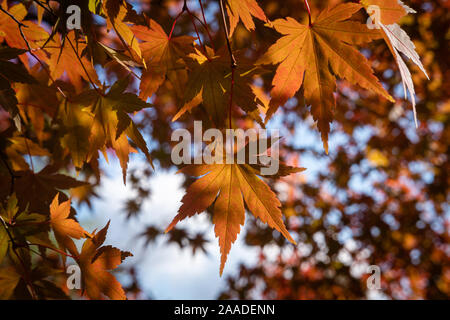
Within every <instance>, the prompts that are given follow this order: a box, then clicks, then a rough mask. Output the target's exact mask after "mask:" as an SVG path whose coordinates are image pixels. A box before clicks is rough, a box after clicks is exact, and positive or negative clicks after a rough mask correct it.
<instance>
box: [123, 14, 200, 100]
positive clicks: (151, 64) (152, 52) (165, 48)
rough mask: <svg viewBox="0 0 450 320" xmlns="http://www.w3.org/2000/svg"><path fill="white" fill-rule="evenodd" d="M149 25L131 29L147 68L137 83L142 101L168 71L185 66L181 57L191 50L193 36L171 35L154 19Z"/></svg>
mask: <svg viewBox="0 0 450 320" xmlns="http://www.w3.org/2000/svg"><path fill="white" fill-rule="evenodd" d="M148 24H149V27H146V26H133V27H131V30H132V31H133V33H134V34H135V35H136V37H137V38H138V39H140V40H142V41H143V42H142V43H140V48H141V51H142V56H143V58H144V61H145V64H146V66H147V69H146V70H144V72H143V73H142V78H141V82H140V85H139V97H140V98H141V99H143V100H144V101H145V100H146V99H147V98H149V97H151V96H152V95H153V94H154V93H155V92H156V90H157V89H158V88H159V87H160V86H161V84H162V83H163V82H164V80H165V79H166V76H167V74H168V72H169V71H173V70H177V69H181V68H183V67H184V66H185V63H184V61H183V60H182V59H181V58H183V57H184V56H185V55H186V54H188V53H190V52H192V51H193V42H194V38H193V37H190V36H181V37H171V38H169V36H168V35H167V34H166V33H165V32H164V30H163V28H162V27H161V26H160V25H159V24H158V23H157V22H156V21H154V20H152V19H150V20H149V22H148Z"/></svg>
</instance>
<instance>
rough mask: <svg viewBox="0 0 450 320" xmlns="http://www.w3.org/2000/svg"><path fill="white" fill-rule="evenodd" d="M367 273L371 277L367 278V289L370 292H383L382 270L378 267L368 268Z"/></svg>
mask: <svg viewBox="0 0 450 320" xmlns="http://www.w3.org/2000/svg"><path fill="white" fill-rule="evenodd" d="M366 272H367V273H369V274H370V276H369V277H368V278H367V282H366V283H367V288H368V289H369V290H381V269H380V267H379V266H377V265H371V266H368V267H367V271H366Z"/></svg>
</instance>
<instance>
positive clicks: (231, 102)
mask: <svg viewBox="0 0 450 320" xmlns="http://www.w3.org/2000/svg"><path fill="white" fill-rule="evenodd" d="M219 4H220V13H221V14H222V22H223V31H224V32H225V39H226V40H227V48H228V53H229V54H230V67H231V86H230V106H229V110H228V116H229V119H228V126H229V128H230V129H231V126H232V124H231V116H232V109H233V88H234V70H235V69H236V67H237V62H236V59H235V58H234V55H233V50H232V49H231V43H230V38H229V34H228V26H227V21H226V18H225V10H224V5H223V0H219Z"/></svg>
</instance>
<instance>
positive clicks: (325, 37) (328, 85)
mask: <svg viewBox="0 0 450 320" xmlns="http://www.w3.org/2000/svg"><path fill="white" fill-rule="evenodd" d="M361 8H362V7H361V5H359V4H355V3H346V4H340V5H338V6H336V7H334V8H332V9H330V8H328V9H327V10H325V11H323V12H321V13H320V15H319V16H318V17H317V18H316V19H315V21H313V23H312V25H311V26H309V25H308V24H301V23H299V22H297V21H296V20H294V19H293V18H290V17H288V18H287V19H278V20H275V21H274V22H273V26H274V27H275V30H277V31H278V32H280V33H281V34H283V37H282V38H280V39H279V40H278V41H277V42H276V43H275V44H274V45H272V46H271V47H270V48H269V50H268V51H267V53H266V54H265V55H264V56H263V57H261V58H260V59H259V61H258V62H257V63H259V64H280V65H279V66H278V68H277V71H276V74H275V77H274V79H273V81H272V85H273V88H272V91H271V95H272V100H271V103H270V109H269V111H268V113H267V118H270V116H271V115H272V114H273V113H274V112H275V111H276V110H277V108H278V106H280V105H283V104H284V103H286V101H287V100H288V99H289V98H291V97H293V96H294V94H295V93H296V92H297V91H298V90H299V89H300V87H301V86H302V84H303V88H304V95H305V98H306V102H307V103H308V104H310V105H311V112H312V115H313V117H314V120H316V121H318V128H319V130H320V132H321V134H322V141H323V144H324V148H325V151H326V152H327V153H328V133H329V132H330V122H331V121H332V120H333V113H334V109H335V105H336V101H335V97H334V92H335V91H336V77H340V78H344V79H346V80H347V81H349V82H351V83H352V84H357V85H359V86H360V87H362V88H364V89H369V90H372V91H374V92H375V93H378V94H380V95H381V96H383V97H385V98H386V99H389V100H390V101H392V102H394V100H393V98H392V97H391V96H390V95H389V93H387V92H386V90H385V89H384V88H383V86H382V85H381V83H380V82H379V81H378V79H377V77H375V75H374V74H373V70H372V68H371V67H370V65H369V62H368V61H367V59H366V58H365V57H364V56H363V55H362V54H361V53H360V52H359V51H358V50H357V49H355V48H354V47H353V46H352V45H357V44H361V43H364V42H370V41H372V40H373V39H377V38H380V37H381V34H380V33H379V30H369V29H368V28H367V27H366V26H365V25H362V24H360V23H358V22H354V21H348V20H347V19H349V18H350V17H351V16H352V15H353V14H354V13H356V12H357V11H359V10H360V9H361Z"/></svg>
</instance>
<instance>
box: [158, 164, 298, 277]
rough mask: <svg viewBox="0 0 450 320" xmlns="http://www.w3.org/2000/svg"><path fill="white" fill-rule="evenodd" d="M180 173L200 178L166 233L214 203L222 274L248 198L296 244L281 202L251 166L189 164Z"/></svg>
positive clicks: (256, 213)
mask: <svg viewBox="0 0 450 320" xmlns="http://www.w3.org/2000/svg"><path fill="white" fill-rule="evenodd" d="M299 170H301V169H299ZM179 172H183V173H185V174H188V175H190V176H194V177H200V178H199V179H197V180H196V181H195V182H194V183H193V184H191V185H190V186H189V187H188V189H187V190H186V194H185V195H184V197H183V199H182V200H181V202H182V203H183V204H182V205H181V207H180V209H179V210H178V215H177V216H176V217H175V218H174V219H173V221H172V222H171V224H170V225H169V227H168V228H167V229H166V232H168V231H170V230H171V229H172V228H173V227H175V225H176V224H177V223H178V222H180V221H181V220H184V219H185V218H188V217H192V216H193V215H195V214H198V213H201V212H203V211H205V210H206V209H207V208H208V207H209V206H210V205H211V204H212V203H213V202H214V209H213V211H214V213H213V224H214V225H215V228H214V231H215V234H216V237H218V238H219V246H220V251H221V263H220V274H221V275H222V273H223V269H224V266H225V262H226V260H227V255H228V253H229V252H230V249H231V245H232V244H233V243H234V241H235V240H236V238H237V235H238V234H239V232H240V229H241V226H242V225H244V221H245V208H244V201H245V204H246V205H247V208H248V210H249V211H250V212H251V213H252V214H253V215H254V216H255V217H256V218H258V219H260V220H261V221H262V222H263V223H267V224H268V225H269V226H270V227H271V228H274V229H275V230H277V231H279V232H280V233H281V234H283V236H284V237H285V238H286V239H288V240H289V241H290V242H291V243H294V244H295V241H294V239H292V237H291V236H290V234H289V232H288V231H287V229H286V227H285V225H284V222H283V220H282V213H281V210H280V207H281V203H280V201H279V200H278V199H277V197H276V195H275V194H274V193H273V192H272V190H271V189H270V188H269V186H268V185H267V184H265V183H264V182H263V181H262V180H261V179H260V178H259V177H258V176H257V175H256V174H255V173H254V170H253V169H251V168H249V166H248V165H245V164H244V165H239V164H213V165H189V166H187V167H184V168H183V169H181V170H180V171H179Z"/></svg>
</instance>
